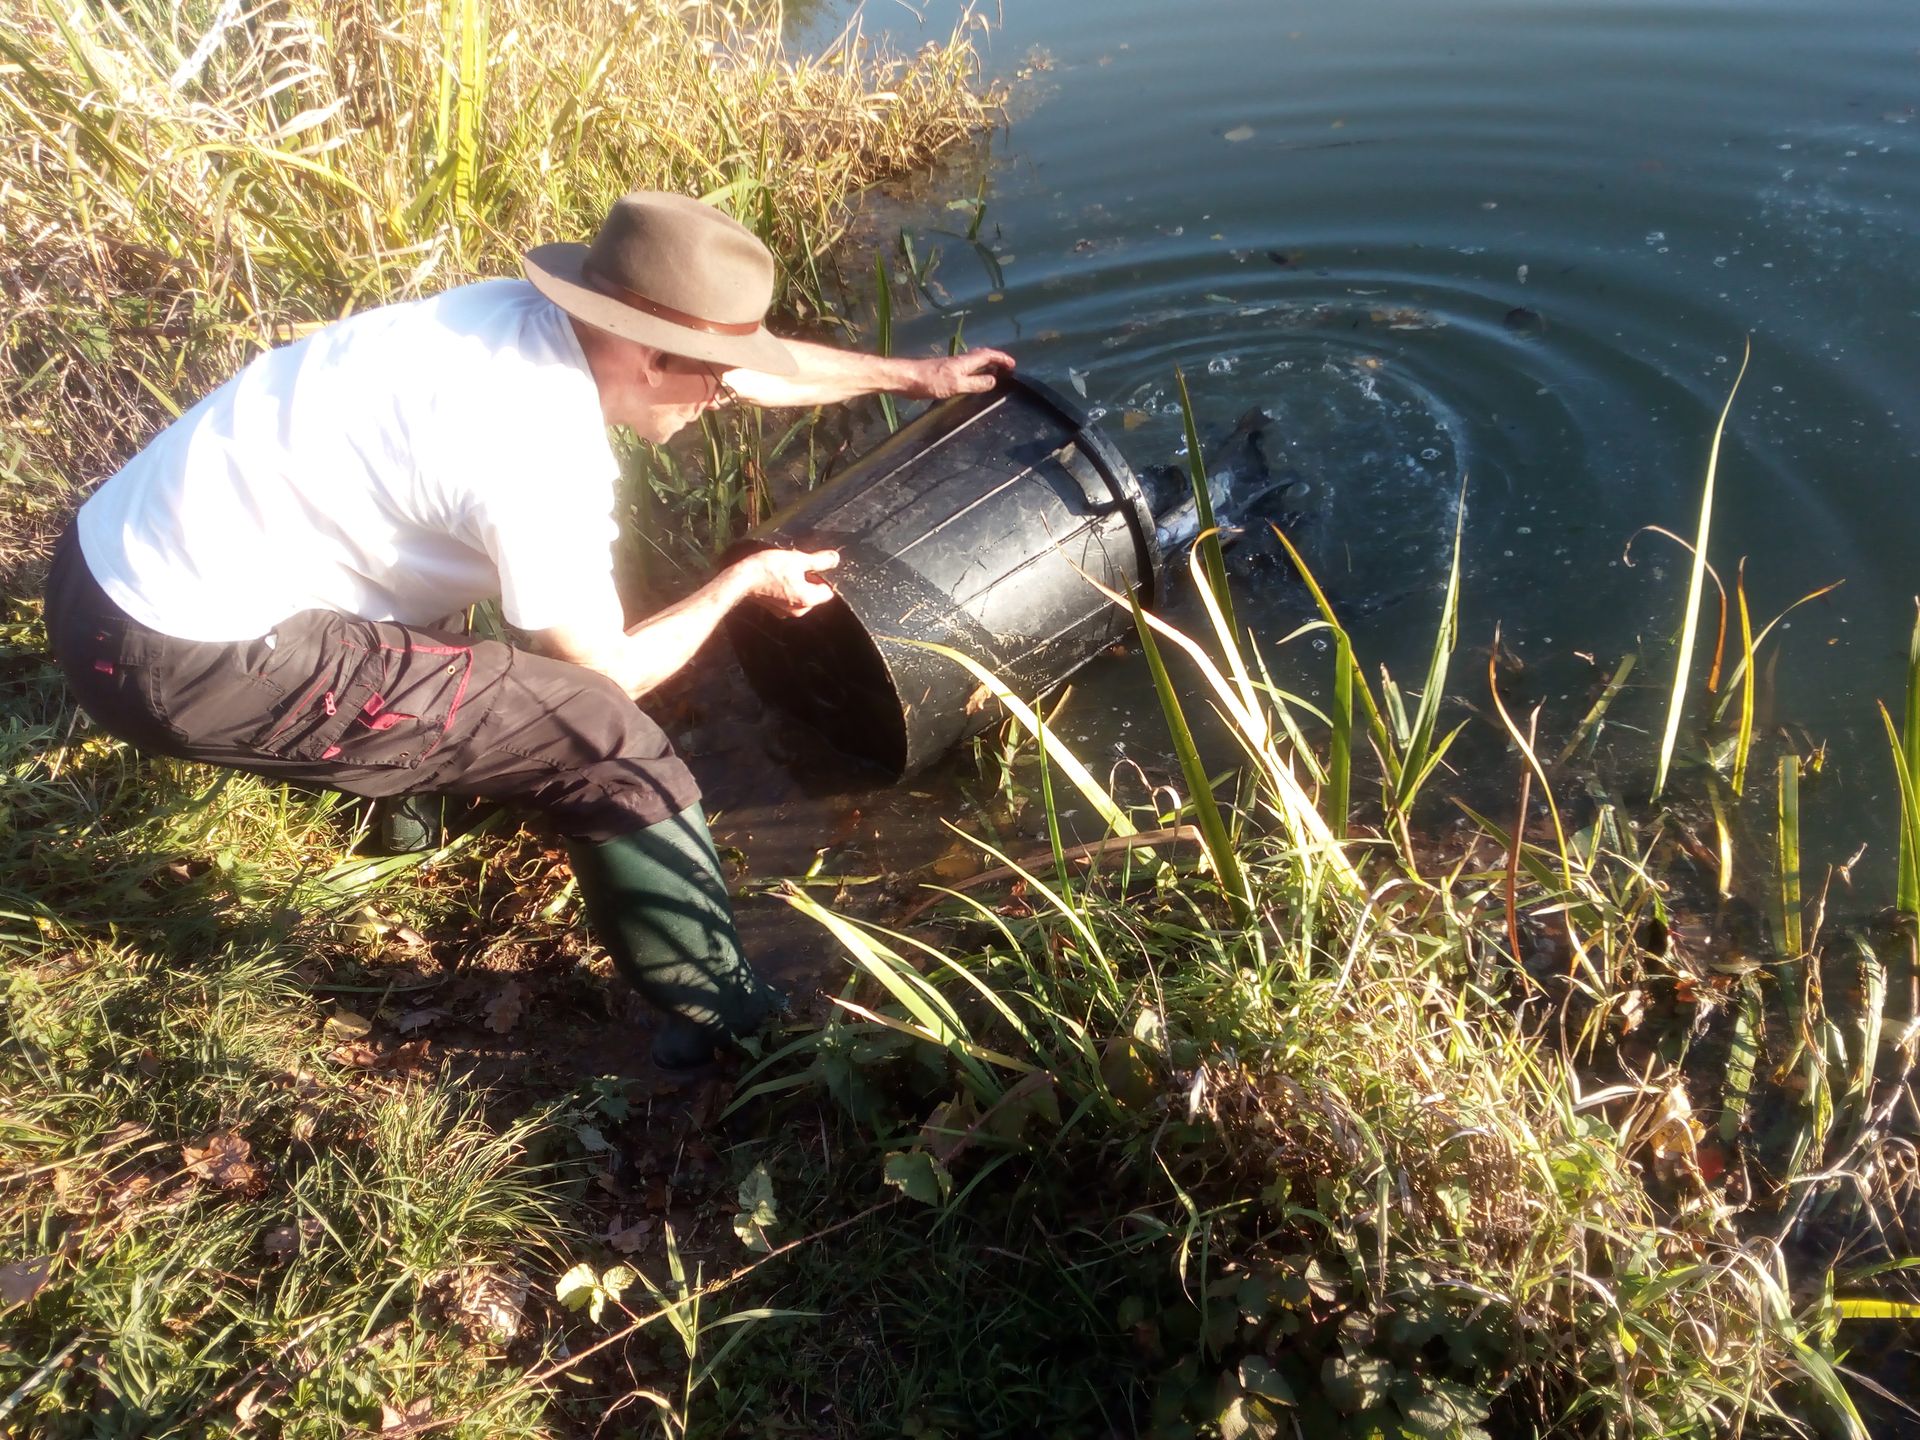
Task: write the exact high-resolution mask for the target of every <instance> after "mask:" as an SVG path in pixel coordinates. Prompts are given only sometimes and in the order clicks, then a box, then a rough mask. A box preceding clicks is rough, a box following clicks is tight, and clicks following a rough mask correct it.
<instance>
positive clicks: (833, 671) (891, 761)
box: [728, 599, 907, 775]
mask: <svg viewBox="0 0 1920 1440" xmlns="http://www.w3.org/2000/svg"><path fill="white" fill-rule="evenodd" d="M728 635H729V638H731V640H732V641H733V649H734V654H735V655H736V656H738V657H739V660H740V667H741V669H742V670H744V671H745V672H746V675H747V681H748V683H749V684H751V685H752V686H753V689H754V693H755V694H757V695H758V696H759V697H760V699H761V700H762V701H763V702H765V703H766V704H767V705H770V706H772V707H774V708H775V709H778V710H782V711H785V712H786V713H788V714H792V715H797V716H799V717H800V718H801V719H803V720H806V721H807V722H809V723H810V724H812V725H813V726H814V727H815V728H816V729H818V730H820V731H821V732H822V733H823V734H825V735H826V736H827V738H828V739H830V740H831V741H832V742H833V743H834V745H835V746H836V747H838V748H839V749H840V750H842V751H844V752H846V753H847V754H849V755H852V756H854V757H856V758H857V759H861V760H867V761H870V762H872V763H873V764H875V765H878V766H879V767H881V768H882V769H883V770H885V771H887V772H888V773H889V774H892V775H900V774H903V773H905V771H906V768H907V722H906V715H905V713H904V712H903V710H902V708H901V704H900V696H899V694H898V693H897V692H896V691H895V689H894V684H893V679H892V676H891V675H889V673H888V671H887V665H886V662H885V661H884V660H883V659H882V658H881V656H880V650H879V647H878V646H877V645H876V644H875V643H874V640H873V637H872V636H871V635H870V634H869V633H868V631H867V627H866V626H865V625H863V624H862V623H861V621H860V617H859V616H857V615H855V614H854V613H853V609H852V607H851V606H849V605H848V604H847V603H846V601H844V600H838V599H836V600H831V601H829V602H828V603H826V604H825V605H821V606H819V607H817V608H816V609H814V610H812V611H811V612H809V613H808V614H806V615H802V616H800V617H799V618H798V619H793V618H789V617H786V616H780V615H773V614H770V613H768V612H767V611H765V610H762V609H759V608H758V607H757V606H752V605H743V606H741V607H740V608H739V609H737V610H735V611H734V613H733V615H732V617H731V618H730V620H729V622H728Z"/></svg>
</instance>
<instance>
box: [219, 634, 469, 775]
mask: <svg viewBox="0 0 1920 1440" xmlns="http://www.w3.org/2000/svg"><path fill="white" fill-rule="evenodd" d="M314 628H315V629H316V630H317V632H318V633H317V634H312V635H300V634H297V633H296V634H291V635H289V634H288V633H287V631H288V629H289V627H282V630H281V632H279V633H280V636H281V638H280V639H279V641H278V642H277V645H276V648H278V646H279V645H285V644H288V643H289V642H291V643H292V644H293V645H294V646H296V647H297V651H296V653H297V654H298V655H299V656H300V659H301V661H302V662H303V663H302V664H301V665H300V666H299V667H298V668H299V669H301V670H303V671H304V672H305V673H304V675H303V677H302V679H301V681H300V682H299V683H293V684H288V683H286V681H285V678H284V677H285V676H286V675H287V673H288V667H284V666H278V667H276V669H277V672H278V673H277V677H276V678H279V679H280V681H281V683H282V684H283V685H285V699H284V701H283V702H282V703H281V704H280V706H279V707H278V708H277V709H276V711H275V713H274V715H273V718H272V720H271V721H270V722H269V723H268V724H267V725H266V726H264V727H263V728H262V729H261V730H260V732H259V734H258V736H257V738H256V739H255V741H254V744H255V746H256V747H257V748H258V749H259V750H261V751H263V752H264V753H266V754H268V755H273V756H277V757H280V758H282V759H296V760H306V761H321V762H331V763H338V764H340V765H347V766H352V765H376V766H394V767H402V768H407V769H411V768H413V767H415V766H417V765H419V764H420V763H421V762H422V761H424V760H426V759H427V758H429V757H430V756H431V755H432V754H433V753H434V752H435V751H436V750H437V749H438V748H439V747H440V745H441V744H442V743H443V741H444V740H445V738H446V734H447V730H448V728H449V727H450V726H451V725H452V724H453V722H454V720H455V719H456V718H457V716H458V714H459V710H460V703H461V700H462V699H463V698H464V696H465V693H466V687H467V683H468V679H469V677H470V675H471V672H472V669H473V652H472V648H471V647H470V646H465V645H450V644H441V643H437V642H434V641H430V640H428V639H426V638H425V637H423V636H421V635H420V634H419V633H418V632H415V631H411V630H408V629H407V628H406V627H404V626H400V625H390V624H383V623H369V622H365V621H358V622H342V621H340V620H339V619H337V618H330V619H329V620H328V621H327V622H324V623H321V624H320V625H318V626H317V627H314ZM285 658H286V659H288V660H292V659H293V658H294V657H293V656H291V655H289V656H287V657H285Z"/></svg>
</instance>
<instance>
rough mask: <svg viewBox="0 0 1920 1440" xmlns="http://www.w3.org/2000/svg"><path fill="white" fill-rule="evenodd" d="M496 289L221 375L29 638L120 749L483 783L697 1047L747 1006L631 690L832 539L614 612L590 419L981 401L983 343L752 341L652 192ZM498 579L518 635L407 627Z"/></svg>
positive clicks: (682, 801) (664, 421) (698, 234)
mask: <svg viewBox="0 0 1920 1440" xmlns="http://www.w3.org/2000/svg"><path fill="white" fill-rule="evenodd" d="M524 264H525V270H526V275H527V279H526V280H496V281H488V282H484V283H481V284H475V285H467V286H462V287H459V288H457V289H454V290H450V291H448V292H446V293H444V294H441V295H438V296H434V297H432V298H430V299H426V300H418V301H413V302H410V303H407V304H401V305H392V306H387V307H385V308H382V309H378V310H372V311H368V312H366V313H364V314H361V315H357V316H353V317H350V318H349V319H346V320H342V321H339V322H337V323H335V324H333V325H330V326H327V327H326V328H325V329H323V330H320V331H318V332H317V333H315V334H313V335H311V336H309V337H307V338H306V339H304V340H302V341H300V342H299V343H297V344H294V345H290V346H287V347H285V348H283V349H278V350H273V351H270V352H268V353H266V354H263V355H261V356H259V357H257V358H256V359H254V360H253V361H252V362H251V363H250V364H249V365H247V366H246V368H245V369H243V370H242V371H241V372H240V373H239V374H238V375H237V376H235V377H234V378H233V379H232V380H230V381H228V382H227V383H226V384H225V385H223V386H221V387H220V388H219V389H218V390H216V391H214V392H213V393H212V394H211V395H209V396H207V397H206V398H205V399H204V400H202V401H201V402H200V403H199V404H198V405H196V406H194V407H193V409H191V410H189V411H188V412H187V413H186V414H185V415H183V416H182V417H181V418H180V419H179V420H178V421H176V422H175V423H174V424H173V425H172V426H170V427H169V428H168V429H167V430H165V431H164V432H163V433H162V434H161V435H160V436H159V437H158V438H156V439H155V440H154V441H153V443H152V444H151V445H149V446H148V447H147V448H146V450H144V451H143V452H141V453H140V454H139V455H137V456H136V457H134V459H133V460H132V461H130V462H129V463H128V464H127V465H126V467H125V468H124V469H122V470H121V471H120V472H119V473H118V474H116V475H114V476H113V477H112V478H111V479H109V480H108V481H107V482H106V483H105V484H104V485H102V486H101V487H100V489H99V490H98V492H96V493H95V495H94V496H93V497H92V498H91V499H89V500H88V501H87V503H86V504H85V505H84V506H82V507H81V509H80V512H79V514H78V515H77V516H76V517H75V521H74V524H73V525H72V527H71V528H70V529H69V530H68V532H67V534H66V535H65V536H64V537H63V538H62V540H61V542H60V545H59V547H58V550H57V552H56V556H55V560H54V565H53V569H52V572H51V574H50V577H49V581H48V594H47V627H48V633H49V636H50V638H51V641H52V645H53V649H54V652H55V654H56V655H57V657H58V658H59V661H60V663H61V666H62V668H63V669H64V670H65V671H66V673H67V675H68V677H69V679H70V680H71V682H72V685H73V688H74V690H75V691H76V693H77V694H78V696H79V699H80V702H81V704H82V705H83V706H84V707H85V708H86V710H87V711H88V712H89V713H90V714H91V715H92V716H93V718H94V719H95V720H96V721H97V722H98V723H99V724H101V725H102V726H103V727H105V728H106V729H107V730H109V731H111V732H112V733H114V734H115V735H118V736H120V737H121V738H123V739H125V740H127V741H128V742H130V743H132V744H134V745H137V746H140V747H141V748H143V749H147V750H152V751H156V752H158V753H161V754H167V755H175V756H179V757H181V758H184V759H191V760H200V761H205V762H208V763H212V764H216V765H227V766H232V767H235V768H237V769H243V770H250V771H254V772H256V773H259V774H263V775H269V776H275V777H280V778H284V779H288V780H301V781H308V782H317V783H320V784H324V785H328V786H332V787H333V788H335V789H338V790H343V791H346V792H348V793H349V794H354V795H365V796H375V797H384V796H392V795H402V794H408V793H419V792H434V793H442V794H452V795H470V796H486V797H489V798H493V799H497V800H503V801H508V802H512V803H515V804H518V805H523V806H526V807H529V808H531V809H534V810H536V811H539V812H541V813H543V814H544V815H546V816H547V817H548V818H549V819H550V820H551V821H552V822H553V823H554V825H555V826H556V827H557V828H558V829H559V831H560V833H561V834H562V836H564V837H565V839H566V843H567V848H568V853H569V854H570V856H571V857H572V861H573V868H574V873H575V875H576V876H577V878H578V880H579V884H580V891H581V895H582V897H583V899H584V901H585V904H586V910H587V915H588V919H589V921H590V923H591V924H592V926H593V928H594V930H595V932H596V935H597V938H598V939H599V941H600V943H601V944H602V945H604V946H605V947H606V949H607V951H608V953H609V954H610V955H611V956H612V957H613V959H614V961H615V963H616V965H617V966H618V967H619V969H620V970H621V972H622V973H623V974H625V975H626V976H627V978H628V979H630V980H631V981H632V982H633V983H634V984H635V985H636V986H637V987H638V988H639V989H640V991H641V992H642V994H644V995H645V996H646V997H647V998H648V999H649V1000H650V1001H652V1002H653V1003H654V1004H655V1005H657V1006H658V1007H660V1009H662V1010H663V1011H665V1012H666V1019H665V1021H664V1022H663V1023H662V1025H661V1026H660V1027H659V1029H658V1030H657V1032H656V1036H655V1041H654V1056H655V1059H656V1060H657V1061H658V1062H659V1063H661V1064H662V1065H665V1066H669V1067H673V1066H684V1065H691V1064H698V1063H700V1062H702V1061H704V1060H705V1059H707V1058H709V1057H710V1056H711V1054H712V1053H713V1050H714V1047H715V1046H716V1045H717V1044H719V1043H721V1042H723V1041H725V1040H728V1039H731V1038H734V1037H738V1036H741V1035H745V1034H748V1033H751V1032H752V1031H753V1030H755V1029H757V1028H758V1027H759V1026H760V1025H761V1024H762V1023H763V1022H764V1021H765V1020H766V1019H767V1018H768V1017H769V1016H770V1015H771V1014H773V1013H774V1012H775V1011H776V1010H777V1009H778V1008H779V1005H780V1001H779V997H778V994H777V992H775V991H774V990H772V989H771V988H770V987H769V986H767V985H766V984H765V983H764V982H763V981H762V980H761V979H760V978H759V977H758V976H757V975H756V974H755V973H754V971H753V970H752V968H751V967H750V966H749V965H748V964H747V963H746V961H745V959H744V958H743V957H742V955H741V953H740V944H739V939H738V936H737V934H736V932H735V929H734V924H733V914H732V909H731V906H730V904H729V901H728V897H727V888H726V884H725V882H724V880H723V879H722V877H721V873H720V868H719V862H718V858H717V856H716V854H715V852H714V847H713V842H712V840H711V838H710V837H709V835H708V833H707V826H706V820H705V817H704V815H703V813H702V811H701V808H700V803H699V789H698V787H697V786H696V785H695V783H694V780H693V777H692V776H691V774H689V773H688V771H687V768H686V766H685V765H683V764H682V763H681V761H680V760H679V758H678V757H677V756H675V755H674V753H673V749H672V747H671V746H670V745H669V744H668V742H667V740H666V737H665V736H664V735H663V734H662V733H661V732H660V730H659V728H658V727H657V726H655V725H654V724H653V723H652V722H651V721H650V720H649V719H648V718H647V717H646V716H645V715H644V714H643V713H642V712H641V711H640V710H639V709H638V707H637V706H636V705H635V704H634V703H633V701H634V699H635V698H636V697H639V696H642V695H644V694H646V693H647V691H649V690H651V689H652V688H653V687H654V686H656V685H658V684H659V683H660V682H661V681H663V680H665V679H666V678H667V677H668V676H670V675H672V674H674V673H675V672H676V671H677V670H679V669H680V668H681V667H682V666H683V665H685V664H686V663H687V662H688V661H689V660H690V659H692V658H693V656H694V654H695V652H696V651H697V650H698V649H699V648H700V646H701V644H702V643H703V642H704V641H705V640H706V639H707V637H708V636H709V635H711V634H712V633H713V630H714V628H715V627H716V626H717V625H718V624H719V623H720V621H721V620H722V618H723V617H724V616H725V615H726V614H727V612H728V611H729V610H730V609H732V608H733V607H734V606H735V605H738V604H743V603H751V604H758V605H764V606H767V607H770V608H772V609H773V610H775V611H777V612H780V613H783V614H787V615H802V614H805V613H806V612H807V611H808V610H810V609H812V608H813V607H814V606H816V605H819V604H821V603H822V602H824V601H826V600H828V599H830V598H831V597H832V594H833V592H832V590H831V588H830V587H829V585H828V584H827V582H826V581H825V580H824V579H823V578H822V576H823V574H825V573H827V572H830V571H831V570H832V568H833V567H834V566H835V565H836V564H837V563H838V560H839V557H838V556H837V555H836V554H835V553H834V552H832V551H820V552H817V553H812V554H799V553H793V552H786V551H767V552H762V553H760V554H757V555H754V556H751V557H749V558H748V559H746V560H743V561H741V562H740V563H739V564H736V565H734V566H732V567H730V568H729V569H727V570H725V571H723V572H722V573H721V574H719V575H718V576H716V577H715V578H714V579H713V580H712V581H711V582H710V583H709V584H708V585H706V586H705V587H704V588H703V589H701V590H699V591H697V592H696V593H695V594H693V595H691V596H689V597H688V598H687V599H685V600H682V601H681V602H679V603H678V604H676V605H672V606H670V607H668V608H667V609H665V610H662V611H660V612H659V613H658V614H656V615H653V616H650V617H649V618H647V619H646V620H644V621H642V622H641V623H640V624H638V625H636V626H634V627H633V628H631V629H628V628H626V626H625V624H624V617H623V616H622V613H621V609H620V604H619V601H618V598H617V596H616V594H615V590H614V584H613V569H612V558H611V554H610V551H609V545H610V543H611V541H612V540H613V538H614V536H615V533H616V527H615V522H614V520H613V516H612V510H613V482H614V479H615V476H616V474H617V465H616V462H615V460H614V456H613V453H612V451H611V449H610V448H609V446H608V443H607V435H606V429H605V427H606V426H607V425H628V426H631V427H632V428H633V430H634V431H635V432H636V433H637V434H638V435H639V436H640V437H641V438H643V439H645V440H650V441H653V442H655V443H659V442H663V441H665V440H667V439H669V438H670V437H671V436H672V435H673V434H674V433H675V432H677V431H678V430H680V429H681V428H682V427H683V426H685V425H686V424H688V423H689V422H690V421H692V420H693V419H695V418H696V417H698V416H699V415H700V414H701V413H702V412H703V411H706V410H708V409H711V408H713V407H714V406H716V405H718V404H721V403H723V401H725V400H727V399H730V398H738V399H741V400H745V401H748V402H749V403H752V404H758V405H818V404H824V403H830V402H834V401H840V400H846V399H850V398H852V397H854V396H858V395H865V394H871V393H874V392H877V391H882V390H886V391H892V392H896V393H899V394H903V395H908V396H916V397H926V398H936V397H940V396H944V395H950V394H956V393H959V392H961V391H971V390H984V389H987V388H990V387H991V386H992V384H993V383H994V371H995V369H996V368H998V367H1003V366H1005V367H1010V366H1011V365H1012V363H1013V362H1012V360H1011V359H1010V358H1009V357H1008V356H1006V355H1003V354H1001V353H1000V352H998V351H994V350H976V351H972V352H969V353H967V354H964V355H960V356H957V357H952V358H947V359H928V360H911V359H889V358H885V357H881V356H875V355H860V354H852V353H847V352H843V351H837V350H831V349H828V348H825V347H823V346H817V345H809V344H804V343H801V342H797V341H782V340H777V339H775V338H774V337H773V336H771V335H769V334H768V333H767V331H766V329H765V328H764V325H763V321H764V318H765V315H766V310H767V307H768V305H769V303H770V302H771V299H772V295H773V281H774V262H773V257H772V255H771V254H770V253H769V252H768V251H767V249H766V247H765V246H763V245H762V244H761V243H760V242H759V240H757V239H756V238H755V237H754V235H753V234H752V232H751V231H749V230H747V229H746V228H745V227H744V226H741V225H739V224H736V223H735V222H734V221H733V220H731V219H729V218H727V217H726V216H724V215H722V214H721V213H720V212H719V211H717V210H714V209H713V208H711V207H709V206H706V205H703V204H701V203H699V202H698V201H694V200H690V199H687V198H685V197H682V196H676V195H666V194H658V193H650V192H639V193H635V194H632V195H628V196H626V197H624V198H623V199H621V200H619V201H618V202H616V203H615V205H614V206H613V208H612V210H611V211H610V212H609V214H608V216H607V220H606V223H605V224H604V225H602V227H601V229H600V231H599V233H598V235H597V236H596V237H595V238H594V240H593V243H592V244H591V246H585V245H568V244H558V245H543V246H540V247H538V248H536V249H534V250H532V251H530V252H529V253H528V254H527V255H526V257H525V261H524ZM495 597H498V598H499V600H500V602H501V608H502V611H503V613H504V615H505V617H506V619H507V620H508V621H509V622H510V623H511V624H512V625H514V626H515V627H516V628H517V629H519V630H520V631H522V632H524V633H525V634H526V635H528V636H529V637H530V639H531V642H532V648H531V649H519V648H516V647H513V646H509V645H506V644H503V643H500V642H497V641H483V642H475V641H473V640H472V639H471V637H469V636H467V635H466V634H464V633H463V632H461V631H460V630H459V629H458V628H457V627H455V626H453V625H450V624H445V623H439V622H436V618H435V617H442V616H447V615H450V614H453V613H456V612H458V611H461V610H463V609H464V608H465V607H467V606H468V605H470V604H472V603H474V602H476V601H479V600H485V599H491V598H495Z"/></svg>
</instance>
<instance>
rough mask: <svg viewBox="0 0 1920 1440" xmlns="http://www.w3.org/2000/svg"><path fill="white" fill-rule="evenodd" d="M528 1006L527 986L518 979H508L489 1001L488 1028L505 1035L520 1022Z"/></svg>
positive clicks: (487, 1012) (487, 1008)
mask: <svg viewBox="0 0 1920 1440" xmlns="http://www.w3.org/2000/svg"><path fill="white" fill-rule="evenodd" d="M526 1008H527V987H526V986H524V985H522V984H521V983H520V982H519V981H518V980H509V981H507V983H506V984H504V985H502V986H501V987H500V988H499V989H498V990H497V991H495V992H494V996H493V998H492V999H491V1000H489V1001H487V1005H486V1016H487V1028H488V1029H489V1030H491V1031H493V1033H494V1034H496V1035H505V1034H506V1033H507V1032H508V1031H509V1030H511V1029H513V1027H514V1026H515V1025H518V1024H519V1023H520V1014H521V1012H522V1011H523V1010H525V1009H526Z"/></svg>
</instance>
